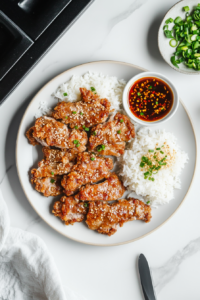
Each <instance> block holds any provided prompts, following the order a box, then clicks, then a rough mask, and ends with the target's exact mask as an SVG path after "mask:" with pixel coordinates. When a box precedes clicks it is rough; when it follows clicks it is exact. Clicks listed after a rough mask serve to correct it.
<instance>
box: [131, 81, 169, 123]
mask: <svg viewBox="0 0 200 300" xmlns="http://www.w3.org/2000/svg"><path fill="white" fill-rule="evenodd" d="M173 103H174V95H173V92H172V90H171V88H170V87H169V85H168V84H167V83H166V82H164V81H163V80H161V79H159V78H156V77H144V78H140V79H139V80H137V81H136V82H134V84H133V85H132V87H131V89H130V92H129V107H130V110H131V112H132V113H133V115H134V116H135V117H137V118H138V119H140V120H143V121H149V122H153V121H158V120H160V119H163V118H164V117H165V116H166V115H167V114H168V113H169V112H170V111H171V109H172V106H173Z"/></svg>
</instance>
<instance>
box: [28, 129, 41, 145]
mask: <svg viewBox="0 0 200 300" xmlns="http://www.w3.org/2000/svg"><path fill="white" fill-rule="evenodd" d="M33 132H34V126H33V127H31V128H29V130H27V132H26V137H27V139H28V140H29V142H30V144H31V145H33V146H35V145H39V144H40V143H38V142H37V141H36V139H35V138H34V137H33Z"/></svg>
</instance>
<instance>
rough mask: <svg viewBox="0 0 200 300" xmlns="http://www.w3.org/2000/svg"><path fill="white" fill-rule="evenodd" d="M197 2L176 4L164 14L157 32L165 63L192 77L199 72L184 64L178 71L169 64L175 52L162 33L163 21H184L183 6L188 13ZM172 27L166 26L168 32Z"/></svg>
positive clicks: (172, 24)
mask: <svg viewBox="0 0 200 300" xmlns="http://www.w3.org/2000/svg"><path fill="white" fill-rule="evenodd" d="M197 4H198V1H197V0H182V1H180V2H178V3H176V4H175V5H174V6H172V8H170V10H169V11H168V12H167V13H166V15H165V16H164V18H163V20H162V22H161V24H160V28H159V30H158V48H159V50H160V53H161V55H162V57H163V58H164V60H165V61H166V63H168V65H170V67H172V68H173V69H174V70H176V71H178V72H180V73H185V74H192V75H195V74H196V75H198V74H200V71H195V70H194V69H190V68H188V67H187V66H186V65H185V64H184V63H181V64H179V69H178V68H176V67H175V66H174V65H173V64H172V63H171V57H172V56H173V53H174V52H175V51H176V50H175V49H176V48H173V47H171V46H170V45H169V41H170V40H171V39H168V38H166V36H165V35H164V31H163V26H164V25H166V24H165V21H166V20H167V19H169V18H172V19H173V20H174V19H175V18H176V17H181V18H182V19H185V12H184V11H183V7H184V6H189V8H190V11H192V10H193V8H194V6H197ZM173 26H174V23H170V24H168V28H169V30H171V28H172V27H173Z"/></svg>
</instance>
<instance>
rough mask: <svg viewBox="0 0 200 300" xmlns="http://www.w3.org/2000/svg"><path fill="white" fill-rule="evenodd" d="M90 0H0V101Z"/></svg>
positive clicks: (0, 101) (91, 0)
mask: <svg viewBox="0 0 200 300" xmlns="http://www.w3.org/2000/svg"><path fill="white" fill-rule="evenodd" d="M93 1H94V0H1V1H0V104H1V103H2V102H3V101H4V100H5V99H6V97H7V96H8V95H9V94H10V93H11V92H12V91H13V89H14V88H15V87H16V86H17V85H18V84H19V83H20V81H21V80H22V79H23V78H24V77H25V76H26V75H27V74H28V72H29V71H30V70H31V69H32V68H33V67H34V66H35V65H36V63H37V62H38V61H39V60H40V59H41V58H42V57H43V55H45V53H46V52H47V51H48V50H49V49H50V48H51V47H52V45H53V44H54V43H55V42H56V41H57V40H58V39H59V38H60V37H61V36H62V34H63V33H64V32H65V31H66V30H67V29H68V28H69V27H70V25H71V24H73V22H74V21H75V20H76V19H77V18H78V17H79V16H80V14H81V13H82V12H84V10H85V9H86V8H87V7H88V6H89V5H90V4H91V3H92V2H93Z"/></svg>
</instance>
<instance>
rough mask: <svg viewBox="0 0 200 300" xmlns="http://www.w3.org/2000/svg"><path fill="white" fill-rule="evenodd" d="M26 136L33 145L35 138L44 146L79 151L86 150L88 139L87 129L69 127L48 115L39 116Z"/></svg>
mask: <svg viewBox="0 0 200 300" xmlns="http://www.w3.org/2000/svg"><path fill="white" fill-rule="evenodd" d="M26 136H27V138H28V139H29V142H30V143H32V144H33V145H34V144H35V142H34V139H35V140H36V141H37V142H38V143H40V144H41V145H43V146H54V147H57V148H67V149H71V148H77V149H78V151H79V152H82V151H85V150H86V144H87V141H88V138H87V134H86V132H85V131H83V130H76V129H68V127H67V126H66V125H65V124H63V123H61V122H59V121H57V120H55V119H53V118H50V117H47V116H44V117H40V118H38V119H37V120H36V121H35V125H34V126H33V127H31V128H30V129H29V130H28V131H27V133H26Z"/></svg>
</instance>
